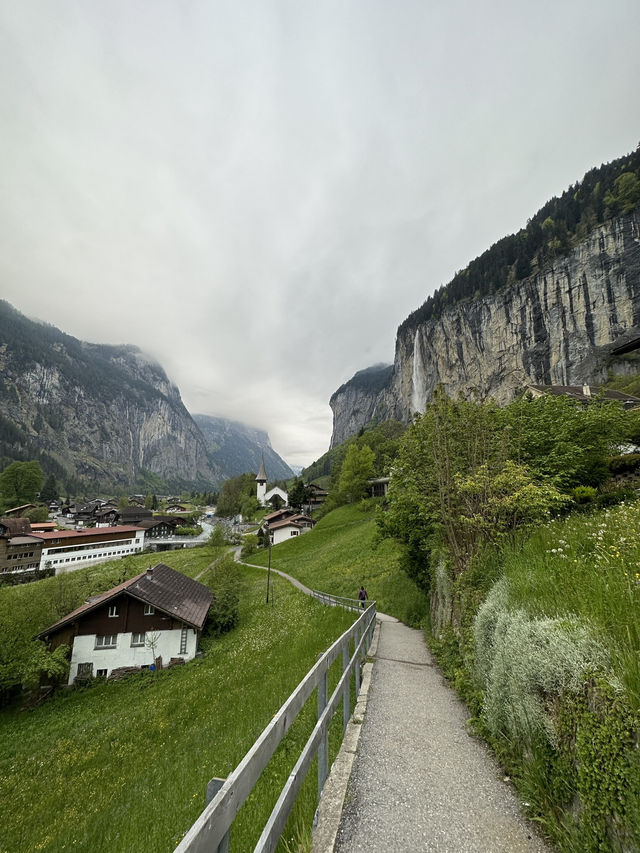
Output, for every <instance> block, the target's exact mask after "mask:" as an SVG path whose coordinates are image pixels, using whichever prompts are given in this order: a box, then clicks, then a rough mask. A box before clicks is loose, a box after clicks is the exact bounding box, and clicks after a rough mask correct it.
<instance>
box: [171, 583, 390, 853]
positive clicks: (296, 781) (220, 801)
mask: <svg viewBox="0 0 640 853" xmlns="http://www.w3.org/2000/svg"><path fill="white" fill-rule="evenodd" d="M312 595H313V596H314V598H317V599H319V600H320V601H323V602H324V603H325V604H328V605H331V606H338V607H347V608H349V609H350V610H357V609H359V607H360V602H358V601H357V600H354V599H345V598H340V597H339V596H331V595H327V594H326V593H320V592H316V591H314V592H313V593H312ZM375 620H376V605H375V602H371V603H369V604H368V606H367V609H366V610H364V611H363V612H362V615H361V616H360V617H359V618H358V619H357V621H356V622H354V624H353V625H352V626H351V627H350V628H349V629H348V630H347V631H345V632H344V634H343V635H342V636H341V637H339V638H338V639H337V640H336V641H335V643H333V645H332V646H331V647H330V648H329V649H328V650H327V651H326V652H325V653H324V654H323V655H321V656H320V657H319V659H318V662H317V663H316V664H315V666H313V667H312V668H311V669H310V670H309V672H308V673H307V674H306V675H305V677H304V678H303V679H302V681H301V682H300V684H298V686H297V687H296V689H295V690H294V691H293V693H292V694H291V696H289V698H288V699H287V701H286V702H285V703H284V705H282V707H281V708H280V710H279V711H278V712H277V713H276V715H275V716H274V717H273V719H272V720H271V722H270V723H269V725H268V726H267V727H266V728H265V729H264V731H263V732H262V734H261V735H260V737H259V738H258V739H257V741H256V742H255V743H254V745H253V746H252V747H251V749H250V750H249V752H248V753H247V754H246V755H245V757H244V758H243V759H242V761H241V762H240V764H238V766H237V767H236V769H235V770H234V771H233V772H232V773H231V774H230V775H229V776H228V777H227V779H226V780H224V782H222V780H221V787H220V788H219V790H218V791H217V793H216V794H215V796H214V798H213V799H212V800H211V802H210V803H209V804H208V805H207V806H206V807H205V809H204V811H203V812H202V814H201V815H200V817H199V818H198V819H197V820H196V822H195V823H194V824H193V826H192V827H191V828H190V829H189V831H188V832H187V833H186V835H185V836H184V838H183V839H182V841H181V842H180V844H179V845H178V846H177V847H176V849H175V851H174V853H226V851H228V849H229V833H230V830H231V825H232V823H233V821H234V818H235V816H236V814H237V813H238V812H239V811H240V808H241V807H242V805H243V804H244V802H245V801H246V799H247V797H248V796H249V794H250V793H251V791H252V790H253V788H254V786H255V784H256V783H257V781H258V779H259V778H260V775H261V774H262V772H263V770H264V769H265V767H266V766H267V764H268V763H269V761H270V760H271V757H272V756H273V754H274V752H275V751H276V749H277V748H278V746H279V745H280V742H281V741H282V739H283V738H284V736H285V735H286V733H287V731H288V730H289V728H290V727H291V725H292V724H293V722H294V720H295V719H296V717H297V716H298V714H299V713H300V711H301V710H302V708H303V707H304V706H305V704H306V702H307V700H308V699H309V697H310V696H311V694H312V693H313V691H314V690H315V689H316V688H317V698H318V722H317V723H316V725H315V728H314V729H313V732H312V733H311V735H310V736H309V739H308V740H307V742H306V744H305V746H304V748H303V750H302V753H301V754H300V757H299V758H298V760H297V762H296V765H295V767H294V768H293V770H292V771H291V773H290V775H289V778H288V779H287V781H286V783H285V785H284V788H283V789H282V792H281V794H280V796H279V798H278V802H277V803H276V805H275V806H274V808H273V811H272V812H271V816H270V817H269V820H268V821H267V823H266V825H265V827H264V829H263V831H262V835H261V836H260V839H259V841H258V843H257V845H256V846H255V848H254V853H258V852H259V853H271V851H273V850H275V848H276V845H277V843H278V841H279V839H280V836H281V835H282V832H283V830H284V827H285V824H286V822H287V818H288V817H289V814H290V812H291V809H292V808H293V804H294V802H295V800H296V796H297V795H298V792H299V790H300V788H301V786H302V783H303V782H304V779H305V776H306V774H307V771H308V770H309V767H310V765H311V762H312V761H313V759H314V757H315V755H316V754H317V755H318V798H319V797H320V794H321V792H322V788H323V787H324V783H325V781H326V778H327V775H328V772H329V724H330V723H331V720H332V719H333V716H334V714H335V713H336V711H337V709H338V706H339V704H340V702H341V701H342V707H343V718H342V721H343V730H344V729H346V727H347V723H348V722H349V718H350V716H351V696H350V688H351V676H352V674H355V690H356V696H357V695H358V693H359V692H360V669H361V663H362V661H363V659H364V657H365V655H366V653H367V651H368V649H369V646H370V645H371V640H372V638H373V631H374V628H375ZM352 644H353V648H354V651H353V654H351V646H352ZM340 655H341V656H342V676H341V678H340V680H339V681H338V684H337V686H336V688H335V690H334V691H333V693H332V694H331V696H330V697H329V696H328V695H327V693H328V672H329V667H330V666H331V664H332V663H333V662H334V661H335V660H336V659H337V658H338V657H339V656H340Z"/></svg>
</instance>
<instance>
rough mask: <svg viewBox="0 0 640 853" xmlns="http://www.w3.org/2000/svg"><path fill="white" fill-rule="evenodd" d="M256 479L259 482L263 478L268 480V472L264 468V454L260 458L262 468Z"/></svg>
mask: <svg viewBox="0 0 640 853" xmlns="http://www.w3.org/2000/svg"><path fill="white" fill-rule="evenodd" d="M256 480H257V481H258V482H260V481H261V480H264V481H265V482H266V480H267V472H266V471H265V470H264V456H263V457H262V459H261V460H260V470H259V471H258V473H257V474H256Z"/></svg>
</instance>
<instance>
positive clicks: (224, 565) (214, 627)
mask: <svg viewBox="0 0 640 853" xmlns="http://www.w3.org/2000/svg"><path fill="white" fill-rule="evenodd" d="M206 582H207V585H208V586H209V587H210V588H211V589H212V590H213V594H214V596H215V598H214V600H213V602H212V604H211V607H210V608H209V614H208V616H207V623H206V626H205V633H206V635H207V636H209V637H220V636H221V635H222V634H226V633H227V632H228V631H231V630H232V629H233V628H235V627H236V625H237V624H238V620H239V618H240V592H241V588H242V584H241V572H240V569H239V567H238V564H237V563H235V562H234V560H233V557H231V556H229V557H225V558H224V560H222V561H220V562H218V563H215V565H214V566H212V568H211V569H209V571H208V572H207V576H206Z"/></svg>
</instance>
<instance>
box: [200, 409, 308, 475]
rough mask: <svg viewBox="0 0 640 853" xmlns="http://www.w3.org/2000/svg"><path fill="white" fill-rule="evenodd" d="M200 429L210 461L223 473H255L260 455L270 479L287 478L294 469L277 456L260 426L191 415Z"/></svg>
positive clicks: (208, 416) (258, 465)
mask: <svg viewBox="0 0 640 853" xmlns="http://www.w3.org/2000/svg"><path fill="white" fill-rule="evenodd" d="M193 420H194V421H195V422H196V424H197V426H198V427H199V429H200V432H201V433H202V435H203V437H204V440H205V444H206V446H207V450H208V451H209V456H210V458H211V460H212V462H213V463H214V464H216V465H218V466H219V467H220V470H221V472H222V474H223V476H224V477H237V476H238V475H239V474H244V473H245V472H247V471H255V472H256V473H257V471H258V469H259V467H260V462H261V460H262V457H263V456H264V464H265V468H266V471H267V476H268V477H269V480H270V481H271V480H287V479H289V477H292V476H293V471H292V470H291V468H289V466H288V465H287V463H286V462H285V461H284V459H282V457H281V456H279V455H278V454H277V453H276V452H275V450H274V449H273V447H271V442H270V440H269V436H268V434H267V433H266V432H265V431H264V430H262V429H255V428H253V427H249V426H247V425H246V424H242V423H238V422H237V421H230V420H227V419H226V418H214V417H211V416H210V415H193Z"/></svg>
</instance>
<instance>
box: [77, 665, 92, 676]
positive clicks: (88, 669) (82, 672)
mask: <svg viewBox="0 0 640 853" xmlns="http://www.w3.org/2000/svg"><path fill="white" fill-rule="evenodd" d="M89 675H93V664H92V663H79V664H78V676H79V677H80V678H87V677H88V676H89Z"/></svg>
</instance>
